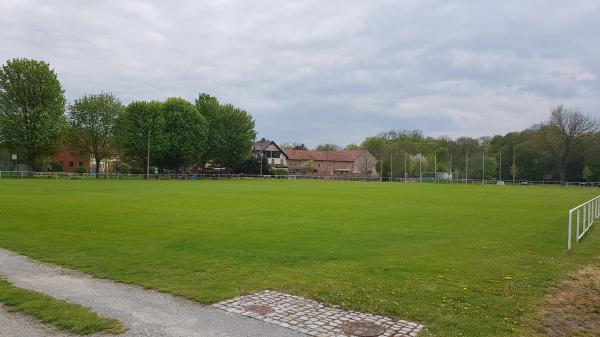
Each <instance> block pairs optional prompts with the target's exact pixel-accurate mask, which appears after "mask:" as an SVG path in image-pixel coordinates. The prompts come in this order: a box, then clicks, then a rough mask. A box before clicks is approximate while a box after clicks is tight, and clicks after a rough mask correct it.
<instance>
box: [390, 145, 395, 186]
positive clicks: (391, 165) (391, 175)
mask: <svg viewBox="0 0 600 337" xmlns="http://www.w3.org/2000/svg"><path fill="white" fill-rule="evenodd" d="M392 155H393V152H390V182H392V178H393V177H394V172H393V171H392V168H393V165H394V162H393V161H392V159H393V157H392Z"/></svg>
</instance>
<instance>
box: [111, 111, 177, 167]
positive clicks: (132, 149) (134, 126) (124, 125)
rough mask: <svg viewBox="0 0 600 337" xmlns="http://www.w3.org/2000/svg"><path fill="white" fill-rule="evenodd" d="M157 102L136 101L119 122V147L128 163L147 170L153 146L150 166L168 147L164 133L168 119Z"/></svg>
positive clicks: (117, 124)
mask: <svg viewBox="0 0 600 337" xmlns="http://www.w3.org/2000/svg"><path fill="white" fill-rule="evenodd" d="M161 106H162V103H160V102H158V101H149V102H147V101H135V102H131V103H129V105H127V108H126V109H125V111H124V112H123V113H122V114H121V115H120V116H119V118H118V119H117V122H116V129H117V132H116V134H117V144H118V147H119V149H120V152H121V153H122V155H123V158H125V159H126V160H128V161H131V162H133V163H135V164H136V166H138V167H139V168H142V167H143V168H144V169H143V170H141V171H140V173H141V172H142V171H145V168H146V164H147V163H146V161H147V159H148V147H150V149H149V150H150V163H152V162H153V160H154V159H153V158H154V155H155V154H157V153H160V152H161V149H163V148H164V147H165V142H166V139H165V135H164V132H163V129H164V125H165V119H164V116H163V111H162V109H161Z"/></svg>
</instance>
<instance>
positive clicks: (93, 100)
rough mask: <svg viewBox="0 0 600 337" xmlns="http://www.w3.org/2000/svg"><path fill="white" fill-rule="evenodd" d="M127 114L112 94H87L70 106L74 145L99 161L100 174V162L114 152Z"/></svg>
mask: <svg viewBox="0 0 600 337" xmlns="http://www.w3.org/2000/svg"><path fill="white" fill-rule="evenodd" d="M122 113H123V105H122V104H121V102H120V101H119V99H118V98H116V97H115V96H114V95H113V94H111V93H101V94H97V95H85V96H83V97H81V98H79V99H76V100H75V101H74V102H73V104H71V105H69V115H68V118H67V123H68V125H69V134H70V135H71V136H72V137H71V138H72V145H73V146H74V147H82V148H85V149H87V150H89V151H90V153H91V155H92V156H93V157H94V159H95V160H96V168H95V171H96V174H98V173H99V172H100V162H101V161H102V160H104V159H107V158H108V157H109V156H110V155H111V153H112V152H113V148H112V146H113V145H114V142H115V138H114V136H115V123H116V120H117V118H118V117H119V116H120V115H121V114H122Z"/></svg>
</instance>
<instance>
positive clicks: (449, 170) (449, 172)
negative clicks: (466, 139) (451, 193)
mask: <svg viewBox="0 0 600 337" xmlns="http://www.w3.org/2000/svg"><path fill="white" fill-rule="evenodd" d="M448 175H449V176H450V183H452V152H450V163H449V164H448Z"/></svg>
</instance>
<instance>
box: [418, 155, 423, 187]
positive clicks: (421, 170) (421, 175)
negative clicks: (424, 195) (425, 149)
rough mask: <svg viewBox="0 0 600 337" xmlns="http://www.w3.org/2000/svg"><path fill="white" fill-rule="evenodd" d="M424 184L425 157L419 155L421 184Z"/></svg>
mask: <svg viewBox="0 0 600 337" xmlns="http://www.w3.org/2000/svg"><path fill="white" fill-rule="evenodd" d="M422 182H423V155H422V154H420V153H419V184H420V183H422Z"/></svg>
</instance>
